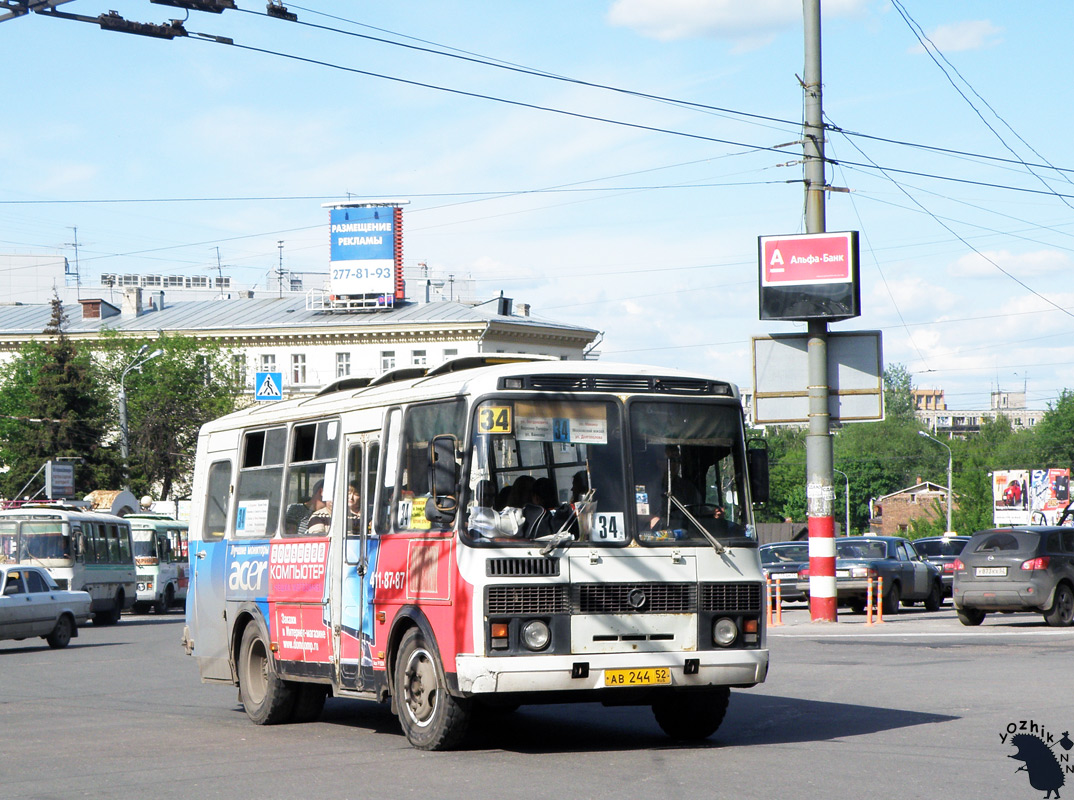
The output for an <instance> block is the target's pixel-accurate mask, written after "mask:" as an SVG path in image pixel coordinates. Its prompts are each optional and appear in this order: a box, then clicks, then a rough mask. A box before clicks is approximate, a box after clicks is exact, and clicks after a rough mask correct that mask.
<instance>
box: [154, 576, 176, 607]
mask: <svg viewBox="0 0 1074 800" xmlns="http://www.w3.org/2000/svg"><path fill="white" fill-rule="evenodd" d="M173 605H175V590H174V589H173V588H172V585H171V584H170V583H169V584H168V586H167V587H166V588H165V589H164V594H163V596H162V597H161V598H160V599H159V600H157V602H156V604H155V605H154V606H153V610H154V611H155V612H156V613H158V614H167V613H168V609H170V608H171V607H172V606H173Z"/></svg>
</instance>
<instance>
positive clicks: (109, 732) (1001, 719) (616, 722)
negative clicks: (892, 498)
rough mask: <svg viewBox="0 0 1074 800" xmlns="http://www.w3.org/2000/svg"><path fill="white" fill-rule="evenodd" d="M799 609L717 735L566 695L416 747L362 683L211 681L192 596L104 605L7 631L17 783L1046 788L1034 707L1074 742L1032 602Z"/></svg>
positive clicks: (8, 731)
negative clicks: (66, 640)
mask: <svg viewBox="0 0 1074 800" xmlns="http://www.w3.org/2000/svg"><path fill="white" fill-rule="evenodd" d="M784 623H785V624H784V625H783V626H781V627H773V628H771V629H770V631H769V646H770V649H771V653H772V666H771V671H770V673H769V678H768V681H767V682H766V683H765V684H763V685H762V686H759V687H757V688H755V689H751V690H743V691H735V692H733V693H732V697H731V707H730V710H729V712H728V715H727V718H726V720H725V722H724V724H723V726H722V727H721V728H720V730H719V731H718V732H717V733H716V734H715V735H714V736H713V737H712V738H711V739H709V740H708V741H707V742H705V743H704V744H701V745H695V746H682V745H679V744H675V743H672V742H670V741H669V740H668V739H666V738H665V737H664V736H663V735H662V733H661V732H660V729H659V728H658V727H657V725H656V723H655V722H654V721H653V718H652V715H651V713H650V711H649V710H648V709H646V708H629V707H627V708H604V707H602V706H599V705H592V704H586V705H578V706H569V705H557V706H546V707H527V708H523V709H521V710H520V711H518V712H515V713H513V714H503V715H499V716H493V717H490V718H487V719H484V720H483V721H482V724H481V727H480V728H479V729H478V730H477V731H476V732H474V733H473V734H472V735H471V738H470V741H469V742H468V749H466V750H463V751H460V752H450V753H424V752H419V751H416V750H413V749H411V748H410V747H409V746H408V745H407V744H406V741H405V739H404V738H403V736H402V735H401V734H400V732H399V729H398V726H397V725H396V722H395V720H394V718H393V717H392V716H391V715H390V713H389V712H388V710H387V709H386V708H384V707H381V706H378V705H375V704H371V703H362V702H357V701H350V700H338V699H329V701H328V703H327V705H326V708H325V713H324V715H323V717H322V719H321V721H319V722H316V723H311V724H306V725H289V726H279V727H257V726H255V725H253V724H252V723H250V722H249V721H248V720H247V718H246V715H245V714H244V713H243V711H242V709H241V706H239V705H238V703H237V702H236V697H237V692H236V690H235V689H233V688H229V687H222V686H210V685H202V684H200V683H199V680H198V674H197V668H196V666H195V664H194V662H193V660H192V659H190V658H188V657H187V656H186V655H185V654H184V653H183V651H182V650H181V648H180V646H179V637H180V633H181V631H182V615H181V614H179V613H175V614H171V615H166V616H162V617H157V616H153V615H149V616H143V617H131V616H127V615H124V618H123V621H122V622H121V623H120V624H119V625H117V626H115V627H110V628H98V627H95V626H92V625H90V626H87V627H85V628H84V629H83V630H82V631H81V632H80V633H81V635H80V636H79V637H78V638H77V639H75V640H73V641H72V643H71V646H70V647H69V648H68V649H66V650H61V651H53V650H50V649H49V648H48V647H47V646H46V645H45V643H44V641H42V640H33V641H26V642H8V641H5V642H0V794H2V796H3V797H4V798H5V799H6V798H27V797H32V798H52V797H56V798H61V797H62V798H72V797H125V798H128V797H129V798H139V799H141V798H147V799H152V800H156V798H173V797H176V798H179V797H182V798H188V797H198V798H214V797H226V798H250V797H270V798H290V797H295V798H298V797H302V798H318V800H323V799H324V798H347V797H354V798H409V797H418V798H437V799H439V798H466V799H467V800H475V799H477V798H486V797H488V798H505V797H509V798H548V797H557V798H575V797H579V798H583V797H584V798H616V800H620V799H621V798H645V799H647V800H676V799H677V798H710V797H711V798H725V797H726V798H761V797H764V798H772V797H794V798H852V797H854V798H856V797H862V798H878V799H880V798H884V799H887V798H929V800H934V799H935V798H937V797H943V798H945V800H958V799H959V798H972V800H981V798H1022V797H1025V798H1039V797H1043V796H1044V790H1043V789H1035V788H1033V786H1031V781H1030V778H1031V776H1032V775H1031V773H1029V772H1027V771H1023V772H1016V770H1017V768H1018V767H1019V766H1022V762H1019V761H1015V760H1013V759H1011V758H1009V756H1010V755H1012V754H1015V752H1016V750H1015V748H1014V747H1013V746H1012V744H1011V742H1010V739H1009V738H1008V740H1007V741H1006V742H1004V741H1002V740H1001V738H1000V735H1001V734H1003V733H1005V732H1006V731H1007V728H1008V725H1009V724H1012V723H1013V724H1015V725H1017V724H1018V723H1020V722H1022V721H1025V722H1026V723H1027V724H1028V723H1029V722H1031V721H1032V722H1033V723H1035V724H1036V725H1038V726H1042V727H1043V728H1044V729H1045V731H1046V733H1051V734H1053V736H1054V738H1053V740H1052V743H1051V744H1052V749H1051V752H1053V753H1055V755H1056V756H1057V757H1061V758H1066V757H1068V756H1069V755H1071V754H1070V753H1067V752H1066V751H1065V750H1064V749H1063V748H1062V747H1061V746H1060V745H1059V744H1058V743H1057V742H1058V740H1059V739H1060V737H1061V736H1062V733H1063V732H1064V731H1068V730H1069V731H1072V732H1074V699H1072V691H1071V689H1072V684H1074V658H1072V654H1074V629H1063V630H1057V629H1053V628H1048V627H1047V626H1045V625H1044V624H1043V622H1042V621H1041V618H1040V616H1039V615H1029V614H1011V615H994V616H990V617H988V618H987V619H986V621H985V624H984V625H982V626H981V627H980V628H964V627H963V626H962V625H960V624H959V623H958V621H957V619H956V618H955V615H954V613H953V611H952V610H951V609H950V606H944V609H943V610H942V611H940V612H938V613H935V614H929V613H926V612H924V611H921V610H916V609H911V610H907V611H904V612H903V613H902V614H900V615H898V616H897V617H895V618H888V619H887V621H886V622H885V623H884V624H883V625H874V626H871V627H870V626H867V625H866V624H865V619H864V617H863V616H860V617H856V616H852V615H846V616H841V618H840V622H838V623H834V624H831V623H828V624H824V623H811V622H809V621H808V612H807V611H806V610H805V609H804V607H799V608H798V609H797V610H788V611H787V612H786V613H785V614H784ZM1071 753H1074V750H1072V751H1071ZM1071 761H1072V762H1074V758H1072V759H1071ZM1068 763H1069V762H1062V763H1060V766H1059V768H1060V769H1063V768H1065V767H1066V766H1067V765H1068ZM1069 766H1070V767H1071V772H1069V773H1067V774H1066V776H1065V777H1066V778H1067V779H1068V781H1069V782H1070V783H1071V784H1074V764H1069ZM1041 774H1043V773H1040V772H1039V770H1037V773H1036V776H1037V782H1038V783H1040V781H1041V778H1040V776H1041ZM1060 791H1061V792H1069V791H1072V789H1071V788H1070V787H1069V786H1068V787H1066V788H1065V789H1061V790H1060ZM1063 796H1065V794H1064V795H1063Z"/></svg>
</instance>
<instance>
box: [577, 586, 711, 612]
mask: <svg viewBox="0 0 1074 800" xmlns="http://www.w3.org/2000/svg"><path fill="white" fill-rule="evenodd" d="M571 611H572V612H573V613H575V614H687V613H693V612H695V611H697V584H696V583H582V584H578V585H577V586H575V587H574V596H573V598H572V602H571Z"/></svg>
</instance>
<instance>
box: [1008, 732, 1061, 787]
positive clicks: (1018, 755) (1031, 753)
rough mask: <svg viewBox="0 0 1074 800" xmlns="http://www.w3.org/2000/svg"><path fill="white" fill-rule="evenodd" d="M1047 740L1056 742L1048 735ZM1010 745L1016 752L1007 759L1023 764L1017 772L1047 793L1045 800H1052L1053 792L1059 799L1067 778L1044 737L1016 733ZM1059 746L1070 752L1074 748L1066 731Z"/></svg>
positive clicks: (1031, 784)
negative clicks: (1023, 773) (1025, 775)
mask: <svg viewBox="0 0 1074 800" xmlns="http://www.w3.org/2000/svg"><path fill="white" fill-rule="evenodd" d="M1033 727H1034V728H1035V727H1036V726H1033ZM1031 729H1032V728H1031ZM1038 730H1039V728H1038ZM1042 733H1043V731H1042ZM1047 739H1048V740H1050V741H1054V737H1053V736H1052V735H1050V734H1047ZM1010 743H1011V745H1013V746H1014V748H1015V750H1016V752H1015V753H1014V754H1012V755H1008V756H1007V757H1008V758H1013V759H1014V760H1015V761H1021V762H1022V766H1020V767H1018V769H1017V770H1015V772H1025V773H1026V774H1027V776H1028V777H1029V785H1030V786H1032V787H1033V788H1034V789H1038V790H1042V791H1044V792H1045V795H1044V798H1045V800H1050V798H1051V797H1052V793H1053V792H1054V793H1055V797H1056V798H1058V797H1059V790H1060V789H1061V788H1062V787H1063V785H1064V784H1065V782H1066V776H1065V775H1064V770H1063V765H1062V764H1060V763H1059V759H1058V758H1057V757H1056V755H1055V753H1053V752H1052V745H1049V744H1048V743H1047V742H1046V741H1045V738H1044V737H1042V736H1038V735H1036V734H1033V733H1016V734H1014V735H1013V736H1011V737H1010ZM1058 744H1059V745H1061V746H1062V748H1063V749H1064V750H1070V748H1071V747H1072V746H1074V741H1072V740H1071V739H1070V736H1069V735H1068V732H1067V731H1064V732H1063V738H1062V739H1060V740H1059V742H1058ZM1063 760H1064V761H1065V760H1067V756H1063Z"/></svg>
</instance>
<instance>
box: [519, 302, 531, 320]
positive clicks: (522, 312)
mask: <svg viewBox="0 0 1074 800" xmlns="http://www.w3.org/2000/svg"><path fill="white" fill-rule="evenodd" d="M518 315H519V316H520V317H528V316H529V315H530V304H529V303H519V304H518Z"/></svg>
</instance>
